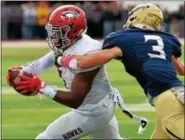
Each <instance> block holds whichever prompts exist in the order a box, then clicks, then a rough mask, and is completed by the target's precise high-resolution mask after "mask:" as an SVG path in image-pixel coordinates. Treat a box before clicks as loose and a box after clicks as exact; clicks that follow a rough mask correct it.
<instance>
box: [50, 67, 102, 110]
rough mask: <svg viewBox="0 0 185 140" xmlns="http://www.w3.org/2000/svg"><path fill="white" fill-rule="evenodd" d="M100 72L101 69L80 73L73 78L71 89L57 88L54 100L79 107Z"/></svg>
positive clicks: (72, 106) (71, 106)
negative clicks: (62, 89)
mask: <svg viewBox="0 0 185 140" xmlns="http://www.w3.org/2000/svg"><path fill="white" fill-rule="evenodd" d="M98 72H99V69H95V70H92V71H88V72H83V73H78V74H77V75H76V76H75V78H74V79H73V82H72V87H71V91H69V92H68V91H61V90H57V94H56V95H55V97H54V99H53V100H55V101H56V102H58V103H61V104H63V105H66V106H68V107H70V108H74V109H76V108H78V107H79V106H80V105H81V104H82V102H83V101H84V98H85V97H86V95H87V94H88V92H89V91H90V89H91V86H92V83H93V80H94V78H95V76H96V74H97V73H98Z"/></svg>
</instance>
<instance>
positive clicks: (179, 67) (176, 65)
mask: <svg viewBox="0 0 185 140" xmlns="http://www.w3.org/2000/svg"><path fill="white" fill-rule="evenodd" d="M172 64H173V66H174V68H175V70H176V72H177V74H179V75H182V76H184V69H185V67H184V63H183V62H182V61H181V60H180V59H179V58H176V57H174V56H172Z"/></svg>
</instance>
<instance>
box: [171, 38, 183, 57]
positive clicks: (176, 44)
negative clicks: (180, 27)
mask: <svg viewBox="0 0 185 140" xmlns="http://www.w3.org/2000/svg"><path fill="white" fill-rule="evenodd" d="M181 46H182V45H181V43H180V42H179V40H178V39H177V38H175V37H174V43H173V47H174V51H173V55H174V56H175V57H180V56H181V55H182V49H181Z"/></svg>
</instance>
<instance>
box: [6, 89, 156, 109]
mask: <svg viewBox="0 0 185 140" xmlns="http://www.w3.org/2000/svg"><path fill="white" fill-rule="evenodd" d="M62 90H64V89H62ZM2 94H6V95H12V94H17V93H16V92H15V91H14V89H12V88H2ZM41 102H42V101H41ZM126 106H127V108H128V109H129V110H130V111H135V112H140V111H144V112H154V111H155V109H154V107H152V106H151V105H150V104H149V103H148V102H144V103H140V104H126ZM48 109H49V108H48ZM59 110H62V108H60V109H59ZM29 111H31V110H30V109H29Z"/></svg>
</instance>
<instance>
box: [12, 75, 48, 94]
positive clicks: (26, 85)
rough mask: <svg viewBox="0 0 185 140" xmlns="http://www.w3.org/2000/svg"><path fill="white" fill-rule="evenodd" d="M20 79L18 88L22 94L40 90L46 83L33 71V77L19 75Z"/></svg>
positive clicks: (17, 83) (17, 84)
mask: <svg viewBox="0 0 185 140" xmlns="http://www.w3.org/2000/svg"><path fill="white" fill-rule="evenodd" d="M19 77H20V81H18V82H16V83H15V85H16V89H17V90H19V91H20V93H21V94H25V93H27V92H28V91H32V92H39V89H41V88H44V87H45V86H46V83H45V82H43V81H41V80H40V78H39V77H38V76H36V75H35V74H33V73H31V78H30V77H26V76H24V75H19Z"/></svg>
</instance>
